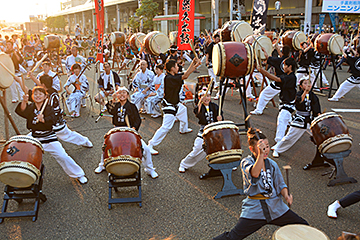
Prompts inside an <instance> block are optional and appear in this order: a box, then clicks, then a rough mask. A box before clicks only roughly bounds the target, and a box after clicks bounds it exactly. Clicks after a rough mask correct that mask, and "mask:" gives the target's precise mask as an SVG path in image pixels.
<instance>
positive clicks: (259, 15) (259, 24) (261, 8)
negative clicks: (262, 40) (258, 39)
mask: <svg viewBox="0 0 360 240" xmlns="http://www.w3.org/2000/svg"><path fill="white" fill-rule="evenodd" d="M268 6H269V0H254V4H253V12H252V16H251V27H252V29H253V31H254V33H255V34H258V33H260V34H264V32H265V28H266V17H267V10H268Z"/></svg>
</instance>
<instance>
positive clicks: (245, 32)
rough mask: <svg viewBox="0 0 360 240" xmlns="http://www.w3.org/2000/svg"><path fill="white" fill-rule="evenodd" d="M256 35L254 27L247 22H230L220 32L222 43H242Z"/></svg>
mask: <svg viewBox="0 0 360 240" xmlns="http://www.w3.org/2000/svg"><path fill="white" fill-rule="evenodd" d="M252 34H254V32H253V30H252V27H251V26H250V24H249V23H247V22H245V21H236V20H235V21H228V22H226V23H225V24H224V25H223V27H222V29H221V32H220V39H221V41H222V42H229V41H232V42H242V41H243V40H244V39H245V38H246V37H247V36H249V35H252Z"/></svg>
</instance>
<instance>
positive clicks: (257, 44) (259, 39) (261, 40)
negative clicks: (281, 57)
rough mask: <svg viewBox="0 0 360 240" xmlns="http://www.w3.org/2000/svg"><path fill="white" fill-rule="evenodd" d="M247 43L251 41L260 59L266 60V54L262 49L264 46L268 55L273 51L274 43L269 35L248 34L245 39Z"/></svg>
mask: <svg viewBox="0 0 360 240" xmlns="http://www.w3.org/2000/svg"><path fill="white" fill-rule="evenodd" d="M244 42H245V43H249V44H251V45H252V47H253V49H254V53H255V54H256V56H257V58H258V59H262V60H265V59H266V57H265V54H264V51H263V50H262V47H263V48H264V49H265V51H266V53H267V55H268V56H271V53H272V51H273V45H272V42H271V40H270V38H268V37H267V36H258V35H255V34H253V35H250V36H247V37H246V38H245V40H244Z"/></svg>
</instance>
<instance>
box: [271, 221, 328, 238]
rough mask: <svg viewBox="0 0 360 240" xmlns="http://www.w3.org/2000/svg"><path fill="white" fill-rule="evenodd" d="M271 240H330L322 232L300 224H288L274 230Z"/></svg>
mask: <svg viewBox="0 0 360 240" xmlns="http://www.w3.org/2000/svg"><path fill="white" fill-rule="evenodd" d="M272 239H273V240H314V239H316V240H330V238H329V237H328V236H326V234H325V233H323V232H322V231H320V230H318V229H316V228H314V227H310V226H307V225H302V224H290V225H286V226H284V227H281V228H279V229H278V230H276V231H275V232H274V234H273V236H272Z"/></svg>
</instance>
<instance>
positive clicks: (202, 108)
mask: <svg viewBox="0 0 360 240" xmlns="http://www.w3.org/2000/svg"><path fill="white" fill-rule="evenodd" d="M205 93H206V88H204V89H202V90H201V91H200V92H199V97H201V99H200V102H201V104H200V105H199V106H196V107H195V108H194V113H195V116H196V117H197V118H198V119H199V124H200V129H199V133H198V135H197V137H196V139H195V141H194V147H193V150H192V151H191V152H190V153H189V154H188V155H187V156H186V157H185V158H184V159H183V160H182V161H181V163H180V166H179V172H181V173H184V172H185V171H186V169H188V168H190V167H193V166H195V164H197V163H198V162H199V161H201V160H202V159H204V158H205V157H206V153H205V152H204V150H203V143H204V140H203V137H202V134H203V132H204V128H205V126H206V125H208V124H210V123H213V122H217V121H222V119H223V118H222V116H219V106H218V105H217V104H216V103H213V102H211V93H210V91H209V92H208V93H207V95H205ZM220 174H221V173H220Z"/></svg>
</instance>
